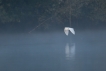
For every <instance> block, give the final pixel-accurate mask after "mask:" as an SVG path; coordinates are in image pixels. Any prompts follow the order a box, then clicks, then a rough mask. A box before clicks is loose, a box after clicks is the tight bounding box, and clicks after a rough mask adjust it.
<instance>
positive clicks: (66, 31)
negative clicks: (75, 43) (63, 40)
mask: <svg viewBox="0 0 106 71" xmlns="http://www.w3.org/2000/svg"><path fill="white" fill-rule="evenodd" d="M69 31H70V32H71V33H72V34H74V35H75V31H74V28H70V27H65V28H64V32H65V34H66V35H67V36H68V34H69Z"/></svg>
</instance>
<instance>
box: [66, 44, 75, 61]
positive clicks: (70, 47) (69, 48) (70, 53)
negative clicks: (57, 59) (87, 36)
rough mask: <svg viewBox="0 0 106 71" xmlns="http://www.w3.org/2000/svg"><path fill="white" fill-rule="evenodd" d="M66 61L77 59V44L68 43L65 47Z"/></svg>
mask: <svg viewBox="0 0 106 71" xmlns="http://www.w3.org/2000/svg"><path fill="white" fill-rule="evenodd" d="M65 54H66V59H68V60H72V59H74V57H75V43H70V44H69V43H66V46H65Z"/></svg>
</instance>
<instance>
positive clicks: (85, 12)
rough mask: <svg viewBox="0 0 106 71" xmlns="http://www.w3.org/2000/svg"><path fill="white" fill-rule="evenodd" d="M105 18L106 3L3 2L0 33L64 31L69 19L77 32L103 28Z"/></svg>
mask: <svg viewBox="0 0 106 71" xmlns="http://www.w3.org/2000/svg"><path fill="white" fill-rule="evenodd" d="M70 8H71V10H70ZM105 14H106V1H105V0H0V31H6V32H9V31H10V32H12V31H26V32H28V31H30V30H32V29H33V28H36V27H37V26H38V25H39V26H38V27H37V30H40V29H41V28H42V29H43V30H44V29H57V28H63V27H64V26H69V17H70V16H71V21H72V23H71V24H72V27H75V28H76V29H78V28H83V27H84V28H101V27H102V26H104V25H105V24H104V23H105V22H106V15H105Z"/></svg>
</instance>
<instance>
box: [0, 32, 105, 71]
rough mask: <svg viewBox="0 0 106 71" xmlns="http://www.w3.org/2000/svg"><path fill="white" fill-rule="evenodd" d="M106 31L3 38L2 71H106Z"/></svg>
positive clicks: (0, 68) (0, 63) (5, 35)
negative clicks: (69, 35)
mask: <svg viewBox="0 0 106 71" xmlns="http://www.w3.org/2000/svg"><path fill="white" fill-rule="evenodd" d="M105 36H106V33H105V31H79V32H76V35H75V36H74V35H72V36H71V37H67V36H66V35H65V34H64V32H48V33H34V34H1V35H0V71H106V68H105V66H106V38H105Z"/></svg>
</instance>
